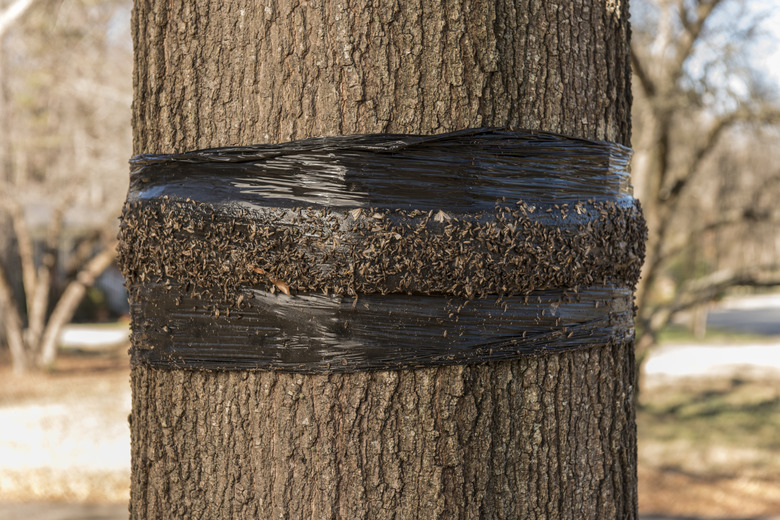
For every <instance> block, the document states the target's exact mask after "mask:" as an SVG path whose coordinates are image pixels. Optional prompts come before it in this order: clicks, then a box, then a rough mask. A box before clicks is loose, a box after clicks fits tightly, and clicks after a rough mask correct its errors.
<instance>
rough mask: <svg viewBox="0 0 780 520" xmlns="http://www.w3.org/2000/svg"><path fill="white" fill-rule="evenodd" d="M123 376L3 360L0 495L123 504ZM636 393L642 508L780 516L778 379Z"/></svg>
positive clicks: (64, 363) (63, 362)
mask: <svg viewBox="0 0 780 520" xmlns="http://www.w3.org/2000/svg"><path fill="white" fill-rule="evenodd" d="M128 378H129V366H128V363H127V356H126V354H125V352H124V350H122V351H114V352H111V353H108V354H106V353H103V354H100V355H96V354H91V355H84V354H81V355H66V356H63V357H62V358H61V359H60V361H59V362H58V368H57V370H56V371H54V372H52V373H49V374H35V375H28V376H25V377H18V376H16V375H14V374H13V373H12V372H11V369H10V366H9V365H8V363H7V362H4V363H0V424H2V425H3V428H0V503H5V504H6V506H7V505H8V504H9V503H29V502H44V501H51V502H70V503H74V502H77V503H88V504H126V503H127V501H128V485H129V471H130V460H129V433H128V429H127V415H128V413H129V411H130V395H129V383H128ZM642 402H643V406H642V409H641V410H640V412H639V414H638V424H639V427H638V429H639V461H640V464H639V507H640V512H641V513H642V514H643V516H644V517H645V518H650V516H648V515H652V517H653V518H681V517H684V518H692V517H699V518H740V519H747V518H770V517H772V516H776V515H778V516H780V435H777V432H778V431H780V381H752V382H746V381H739V380H729V381H705V382H701V381H700V382H698V383H696V384H694V385H691V384H689V383H686V384H684V385H681V384H678V385H666V386H655V387H653V389H652V391H650V393H648V394H645V395H643V401H642ZM8 425H13V426H14V427H12V428H8V427H7V426H8ZM776 438H777V439H776ZM0 505H2V504H0ZM19 507H21V506H19ZM0 511H2V509H1V508H0ZM656 515H657V516H656ZM74 518H75V517H74Z"/></svg>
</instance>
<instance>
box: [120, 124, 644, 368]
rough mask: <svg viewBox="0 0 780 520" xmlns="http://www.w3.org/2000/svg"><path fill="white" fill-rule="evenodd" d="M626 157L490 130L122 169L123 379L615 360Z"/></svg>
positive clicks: (628, 232) (631, 270) (635, 273)
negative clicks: (176, 371)
mask: <svg viewBox="0 0 780 520" xmlns="http://www.w3.org/2000/svg"><path fill="white" fill-rule="evenodd" d="M629 160H630V149H628V148H626V147H623V146H620V145H618V144H614V143H608V142H603V141H591V140H583V139H573V138H568V137H564V136H560V135H555V134H549V133H541V132H529V131H513V130H504V129H475V130H466V131H461V132H453V133H449V134H441V135H434V136H410V135H388V134H377V135H359V136H344V137H327V138H316V139H307V140H304V141H296V142H291V143H284V144H278V145H257V146H250V147H238V148H219V149H212V150H201V151H196V152H189V153H183V154H175V155H140V156H136V157H134V158H133V159H132V160H131V181H130V191H129V194H128V199H127V203H126V204H125V208H124V211H123V215H122V219H121V227H120V246H119V261H120V264H121V266H122V269H123V272H124V274H125V278H126V284H127V287H128V290H129V294H130V300H131V318H132V329H133V335H132V345H133V346H132V360H133V363H135V364H146V365H150V366H154V367H159V368H191V369H207V370H283V371H296V372H306V373H323V372H324V373H327V372H349V371H357V370H381V369H399V368H412V367H424V366H432V365H440V364H456V363H483V362H489V361H498V360H506V359H514V358H517V357H519V356H523V355H539V354H544V353H556V352H562V351H567V350H575V349H582V348H591V347H597V346H603V345H610V344H627V343H630V342H631V341H632V340H633V294H632V292H633V288H634V286H635V284H636V282H637V280H638V277H639V269H640V267H641V263H642V259H643V256H644V243H645V239H646V233H647V231H646V227H645V222H644V219H643V218H642V215H641V210H640V208H639V206H638V203H637V202H636V201H635V200H634V199H633V197H632V195H631V186H630V182H629V174H628V163H629Z"/></svg>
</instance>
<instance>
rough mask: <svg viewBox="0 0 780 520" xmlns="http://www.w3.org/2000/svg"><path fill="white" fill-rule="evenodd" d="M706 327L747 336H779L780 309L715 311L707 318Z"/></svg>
mask: <svg viewBox="0 0 780 520" xmlns="http://www.w3.org/2000/svg"><path fill="white" fill-rule="evenodd" d="M707 326H708V327H711V328H718V329H728V330H734V331H738V332H745V333H749V334H764V335H767V336H780V307H757V308H736V309H733V308H725V309H715V310H713V311H711V312H710V313H709V316H708V317H707Z"/></svg>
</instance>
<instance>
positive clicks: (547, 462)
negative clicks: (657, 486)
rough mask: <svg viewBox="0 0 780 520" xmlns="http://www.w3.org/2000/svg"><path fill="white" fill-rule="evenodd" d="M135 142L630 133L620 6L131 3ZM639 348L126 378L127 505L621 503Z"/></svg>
mask: <svg viewBox="0 0 780 520" xmlns="http://www.w3.org/2000/svg"><path fill="white" fill-rule="evenodd" d="M135 4H136V5H135V10H134V17H133V36H134V42H135V72H134V88H135V99H134V104H133V130H134V149H135V152H136V153H141V152H179V151H184V150H187V149H195V148H203V147H213V146H223V145H246V144H254V143H263V142H281V141H287V140H292V139H300V138H306V137H310V136H317V135H338V134H351V133H370V132H402V133H437V132H446V131H452V130H458V129H463V128H469V127H480V126H504V125H511V126H515V127H525V128H532V129H541V130H548V131H554V132H561V133H565V134H569V135H573V136H581V137H588V138H599V139H608V140H613V141H617V142H620V143H623V144H628V143H629V139H630V105H631V94H630V84H629V81H630V64H629V50H628V38H629V24H628V6H627V5H626V4H627V2H624V1H622V0H601V1H597V2H591V1H589V0H575V1H572V0H552V1H551V0H506V1H504V0H490V1H465V0H450V1H446V2H432V1H408V2H396V1H392V0H379V1H376V0H374V1H367V0H347V1H338V2H337V1H336V0H311V1H302V2H285V1H279V0H266V1H265V2H263V3H259V2H249V1H246V0H228V1H224V2H214V1H209V0H197V1H191V0H188V1H183V0H174V1H167V2H162V1H161V0H136V2H135ZM633 372H634V363H633V352H632V349H631V348H630V347H627V346H616V347H600V348H594V349H590V350H586V351H580V352H576V353H570V354H564V355H555V356H549V357H540V358H524V359H519V360H516V361H509V362H501V363H495V364H490V365H481V366H457V367H440V368H430V369H419V370H405V371H385V372H372V373H356V374H346V375H343V374H342V375H298V374H289V373H273V372H249V373H247V372H244V373H237V372H231V373H228V372H198V371H166V370H155V369H150V368H146V367H143V366H137V367H134V368H133V371H132V387H133V413H132V417H131V431H132V452H133V462H132V491H131V517H132V518H194V517H199V518H343V519H353V518H371V519H378V518H404V519H406V518H464V519H465V518H635V517H636V435H635V425H634V408H633V402H632V384H633Z"/></svg>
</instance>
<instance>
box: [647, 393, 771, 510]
mask: <svg viewBox="0 0 780 520" xmlns="http://www.w3.org/2000/svg"><path fill="white" fill-rule="evenodd" d="M641 402H642V406H641V407H640V409H639V412H638V417H637V423H638V434H639V486H640V488H639V497H640V510H642V511H643V512H656V513H665V514H676V515H694V514H696V515H706V516H712V517H727V516H729V517H739V518H747V517H754V516H759V515H767V516H768V515H780V381H777V380H771V381H746V380H740V379H731V380H698V381H695V382H691V381H689V382H687V383H686V382H678V383H676V384H673V385H668V386H663V387H659V386H656V387H653V388H652V390H651V391H649V392H647V393H646V394H645V395H643V396H642V399H641Z"/></svg>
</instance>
